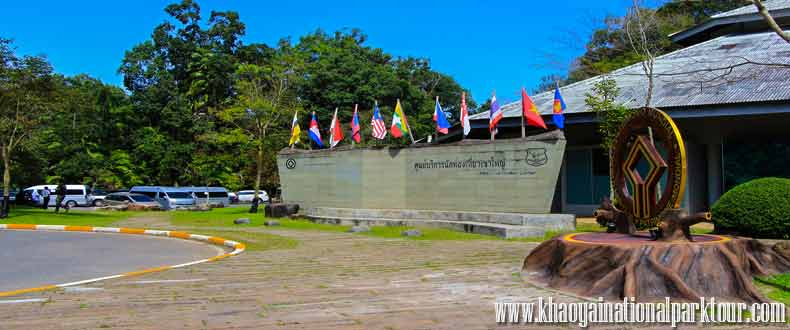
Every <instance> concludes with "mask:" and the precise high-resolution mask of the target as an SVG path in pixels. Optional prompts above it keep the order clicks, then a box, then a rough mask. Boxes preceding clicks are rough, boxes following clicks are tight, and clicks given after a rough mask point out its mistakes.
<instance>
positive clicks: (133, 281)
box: [0, 219, 720, 330]
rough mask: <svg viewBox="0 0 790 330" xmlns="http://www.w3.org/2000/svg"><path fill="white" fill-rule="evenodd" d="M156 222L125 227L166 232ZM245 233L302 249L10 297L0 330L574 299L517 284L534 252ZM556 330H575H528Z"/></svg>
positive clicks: (317, 322) (486, 312)
mask: <svg viewBox="0 0 790 330" xmlns="http://www.w3.org/2000/svg"><path fill="white" fill-rule="evenodd" d="M156 221H158V220H156V219H149V220H147V222H146V220H142V221H141V220H133V221H130V222H129V223H126V224H124V225H127V226H136V227H143V226H148V227H158V228H168V227H169V228H173V227H170V226H169V225H167V224H165V223H161V222H159V223H156ZM244 230H261V231H266V232H269V233H274V234H278V235H282V236H287V237H292V238H295V239H298V240H299V241H300V242H301V243H300V244H299V245H298V247H296V248H294V249H286V250H270V251H262V252H245V253H243V254H242V255H240V256H237V257H232V258H228V259H225V260H222V261H219V262H214V263H208V264H201V265H197V266H194V267H191V268H186V269H176V270H170V271H166V272H161V273H154V274H149V275H144V276H138V277H131V278H123V279H118V280H111V281H105V282H99V283H93V284H89V285H86V286H85V287H87V288H84V287H83V288H81V289H77V292H74V290H69V291H68V292H64V291H55V292H44V293H37V294H29V295H25V296H20V297H14V299H22V298H25V299H27V298H45V299H47V300H46V301H44V302H33V303H21V304H0V329H39V330H44V329H105V328H108V329H387V330H393V329H454V330H458V329H501V328H503V326H501V325H497V324H496V323H495V314H494V302H495V301H517V302H529V301H535V300H536V299H537V297H539V296H543V297H548V296H552V297H554V299H555V301H575V300H576V298H574V297H572V296H569V295H565V294H562V293H558V292H554V291H547V290H545V289H542V288H540V287H537V286H533V285H531V284H530V283H528V282H525V281H524V280H523V279H522V278H521V276H520V268H521V263H522V261H523V259H524V257H525V256H526V255H527V254H528V253H529V251H530V250H531V249H532V248H534V247H535V246H536V243H525V242H507V241H484V240H476V241H411V240H402V239H381V238H374V237H367V236H361V235H354V234H347V233H330V232H318V231H297V230H269V229H264V228H245V229H244ZM195 232H199V230H196V231H195ZM53 271H57V270H53ZM88 288H93V289H88ZM558 327H561V328H578V327H576V326H572V325H551V326H539V327H538V328H541V329H555V328H558ZM508 328H526V327H525V326H523V325H511V326H508ZM594 328H601V327H594ZM617 328H619V329H622V328H627V327H623V326H618V327H617ZM717 328H719V329H720V327H717Z"/></svg>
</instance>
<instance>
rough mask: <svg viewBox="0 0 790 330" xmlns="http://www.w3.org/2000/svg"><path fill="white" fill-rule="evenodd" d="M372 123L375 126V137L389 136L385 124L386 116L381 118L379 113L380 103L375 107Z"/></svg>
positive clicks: (380, 138)
mask: <svg viewBox="0 0 790 330" xmlns="http://www.w3.org/2000/svg"><path fill="white" fill-rule="evenodd" d="M370 125H371V126H373V137H374V138H377V139H379V140H383V139H384V137H386V136H387V125H385V124H384V118H381V113H379V103H378V102H376V105H375V106H374V107H373V118H372V119H371V120H370Z"/></svg>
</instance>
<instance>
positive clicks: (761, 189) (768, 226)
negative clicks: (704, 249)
mask: <svg viewBox="0 0 790 330" xmlns="http://www.w3.org/2000/svg"><path fill="white" fill-rule="evenodd" d="M711 211H712V213H713V222H714V223H715V224H716V231H718V232H725V233H737V234H740V235H744V236H751V237H762V238H790V179H781V178H762V179H756V180H752V181H749V182H746V183H744V184H740V185H738V186H736V187H735V188H732V189H731V190H730V191H728V192H727V193H725V194H724V195H723V196H721V198H720V199H719V200H718V201H717V202H716V204H714V205H713V210H711Z"/></svg>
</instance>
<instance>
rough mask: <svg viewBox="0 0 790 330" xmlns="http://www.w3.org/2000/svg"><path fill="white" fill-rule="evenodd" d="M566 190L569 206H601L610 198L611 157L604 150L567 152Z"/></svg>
mask: <svg viewBox="0 0 790 330" xmlns="http://www.w3.org/2000/svg"><path fill="white" fill-rule="evenodd" d="M565 189H566V191H567V192H566V203H568V204H587V205H594V204H599V203H600V202H601V201H602V200H603V198H604V197H609V156H608V155H607V154H606V153H605V152H604V150H603V149H600V148H595V149H575V150H567V151H566V159H565Z"/></svg>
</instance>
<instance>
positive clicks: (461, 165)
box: [277, 131, 565, 213]
mask: <svg viewBox="0 0 790 330" xmlns="http://www.w3.org/2000/svg"><path fill="white" fill-rule="evenodd" d="M564 151H565V138H564V136H563V135H562V132H560V131H554V132H549V133H545V134H541V135H537V136H534V137H529V138H527V139H525V140H522V139H508V140H498V141H496V142H495V143H491V142H489V141H480V140H466V141H462V142H458V143H453V144H443V145H424V146H418V147H410V148H382V149H371V148H357V149H350V148H349V147H342V148H339V149H335V150H332V151H330V150H318V151H306V150H283V151H282V152H281V153H280V154H279V155H278V158H277V165H278V169H279V174H280V184H281V186H282V196H283V201H286V202H289V203H298V204H300V205H301V207H303V208H309V207H339V208H364V209H414V210H450V211H476V212H516V213H549V212H550V208H551V201H552V197H553V196H554V189H555V186H556V183H557V178H558V175H559V170H560V166H561V164H562V157H563V153H564Z"/></svg>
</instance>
